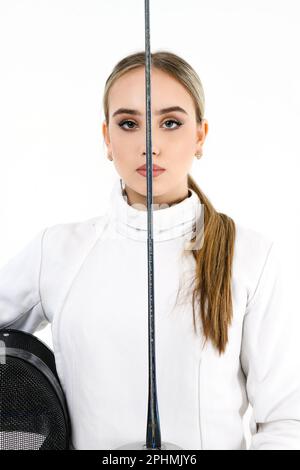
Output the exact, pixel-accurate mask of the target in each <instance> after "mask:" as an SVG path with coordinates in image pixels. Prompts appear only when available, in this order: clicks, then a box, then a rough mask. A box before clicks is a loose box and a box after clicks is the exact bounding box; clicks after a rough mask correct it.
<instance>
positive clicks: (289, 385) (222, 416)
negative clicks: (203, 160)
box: [0, 179, 300, 450]
mask: <svg viewBox="0 0 300 470" xmlns="http://www.w3.org/2000/svg"><path fill="white" fill-rule="evenodd" d="M203 210H204V209H203V206H202V205H201V204H200V202H199V199H198V196H197V195H196V193H195V192H194V191H192V190H190V197H188V198H186V199H184V200H183V201H182V202H180V203H178V204H175V205H173V206H170V207H166V208H164V209H159V210H154V211H153V228H154V243H153V245H154V292H155V332H156V344H155V346H156V360H157V365H156V367H157V393H158V406H159V416H160V424H161V435H162V440H163V441H165V442H172V443H173V444H176V445H178V446H180V447H181V448H183V449H203V450H206V449H220V450H221V449H237V450H238V449H247V447H246V440H245V436H244V430H243V415H244V413H245V411H246V410H247V408H248V405H249V403H250V404H251V405H252V407H253V413H252V418H251V421H250V431H251V446H250V450H269V449H298V450H300V367H299V366H300V346H299V320H298V317H299V307H298V305H295V306H294V308H290V309H287V308H286V304H285V300H286V297H285V288H284V286H285V282H284V281H285V279H283V276H282V271H281V269H280V256H278V250H277V247H276V242H274V241H271V240H269V238H268V237H266V236H265V235H263V234H261V233H258V232H256V231H254V230H252V229H250V228H246V227H245V226H243V225H241V224H238V223H237V224H236V228H237V233H236V241H235V249H234V260H233V273H232V275H233V277H232V295H233V322H232V324H231V326H230V328H229V343H228V344H227V349H226V352H225V354H223V355H221V356H220V355H219V353H218V352H217V350H216V349H215V348H214V347H213V346H212V343H211V342H210V341H206V342H205V341H204V337H203V335H202V329H201V325H200V327H199V328H198V332H197V334H195V332H194V330H193V320H192V301H191V292H192V290H191V287H192V280H193V276H194V270H195V262H194V258H193V256H192V254H191V251H189V250H186V249H185V247H186V243H187V241H188V240H189V237H190V238H191V234H193V230H195V220H196V217H198V215H197V214H199V213H200V214H202V213H203V212H202V211H203ZM195 214H196V215H195ZM183 253H184V256H183ZM180 286H181V294H180V295H179V296H178V299H177V302H175V300H176V295H177V292H178V288H179V287H180ZM296 310H297V311H296ZM49 322H50V323H51V329H52V335H53V336H52V338H53V348H54V354H55V360H56V366H57V371H58V375H59V377H60V380H61V384H62V387H63V390H64V392H65V395H66V399H67V403H68V407H69V411H70V417H71V424H72V443H73V447H74V448H75V449H115V448H117V447H119V446H122V445H124V444H127V443H130V442H136V441H143V442H145V436H146V420H147V409H148V407H147V402H148V340H147V333H148V277H147V211H145V210H141V209H140V208H137V207H134V206H130V205H129V204H128V202H127V200H126V195H123V194H122V190H121V186H120V180H119V179H118V180H116V182H115V184H114V186H113V188H112V192H111V198H110V202H109V204H108V208H107V212H106V213H105V214H104V215H101V216H98V217H94V218H92V219H88V220H84V221H80V222H75V223H65V224H57V225H53V226H50V227H47V228H45V229H43V230H41V231H40V232H39V233H38V234H37V235H36V236H35V237H34V238H33V239H32V240H31V242H30V243H28V245H27V246H26V247H25V248H23V249H22V250H21V251H20V252H19V253H18V254H17V255H16V256H15V257H14V258H12V259H11V260H10V261H9V262H8V263H6V265H4V267H2V269H1V270H0V327H11V328H18V329H21V330H23V331H27V332H30V333H34V332H35V331H39V330H41V329H42V328H43V327H45V326H46V325H47V324H48V323H49Z"/></svg>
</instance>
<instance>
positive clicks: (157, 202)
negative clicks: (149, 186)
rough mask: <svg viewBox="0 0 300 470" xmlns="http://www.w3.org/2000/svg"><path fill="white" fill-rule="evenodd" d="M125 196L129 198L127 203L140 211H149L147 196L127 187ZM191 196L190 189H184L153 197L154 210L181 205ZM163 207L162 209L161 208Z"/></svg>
mask: <svg viewBox="0 0 300 470" xmlns="http://www.w3.org/2000/svg"><path fill="white" fill-rule="evenodd" d="M124 195H125V196H126V198H127V203H128V204H129V205H130V206H132V205H134V207H135V208H136V209H139V210H145V211H146V210H147V195H145V196H144V195H143V194H140V193H137V192H136V191H134V190H133V189H132V188H129V187H128V186H127V185H125V189H124ZM189 196H190V193H189V189H188V187H184V188H182V189H181V190H178V188H176V189H175V190H173V191H169V192H168V193H163V194H161V195H158V196H155V195H153V205H154V207H153V210H156V209H157V210H159V209H164V208H166V207H170V206H173V205H174V204H179V203H180V202H182V201H183V200H184V199H186V198H187V197H189ZM161 206H162V207H161Z"/></svg>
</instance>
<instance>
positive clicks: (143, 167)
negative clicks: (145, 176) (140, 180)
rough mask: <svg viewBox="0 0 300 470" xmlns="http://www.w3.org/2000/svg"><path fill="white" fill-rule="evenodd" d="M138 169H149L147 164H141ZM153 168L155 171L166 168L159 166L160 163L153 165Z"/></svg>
mask: <svg viewBox="0 0 300 470" xmlns="http://www.w3.org/2000/svg"><path fill="white" fill-rule="evenodd" d="M137 170H142V171H147V165H142V166H140V167H139V168H137ZM152 170H153V171H156V170H159V171H164V170H165V168H162V167H161V166H159V165H152Z"/></svg>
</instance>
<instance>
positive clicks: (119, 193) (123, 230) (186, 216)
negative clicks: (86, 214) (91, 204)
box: [107, 178, 202, 241]
mask: <svg viewBox="0 0 300 470" xmlns="http://www.w3.org/2000/svg"><path fill="white" fill-rule="evenodd" d="M201 213H202V204H201V202H200V200H199V197H198V195H197V194H196V193H195V191H193V190H192V189H191V188H189V196H188V197H187V198H185V199H184V200H183V201H181V202H179V203H177V204H173V205H170V206H168V205H166V207H164V208H156V207H155V205H154V207H153V209H152V222H153V224H152V226H153V229H152V235H153V240H154V241H163V240H171V239H175V238H178V237H184V239H187V240H190V239H191V238H192V237H193V236H194V235H195V230H196V220H199V216H200V214H201ZM107 215H108V218H109V220H110V222H111V223H113V225H114V227H115V229H116V230H117V232H118V233H120V234H122V235H124V236H125V237H127V238H132V239H134V240H140V241H146V240H147V226H148V220H147V210H143V209H141V208H137V207H136V206H135V205H130V204H129V203H128V201H127V195H126V192H125V191H124V190H123V188H122V179H121V178H120V179H117V180H116V182H115V184H114V185H113V189H112V191H111V196H110V200H109V204H108V213H107Z"/></svg>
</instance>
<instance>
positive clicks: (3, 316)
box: [0, 229, 49, 333]
mask: <svg viewBox="0 0 300 470" xmlns="http://www.w3.org/2000/svg"><path fill="white" fill-rule="evenodd" d="M46 230H47V229H43V230H41V231H40V232H39V233H38V234H37V235H35V237H34V238H33V239H32V240H31V241H30V242H29V243H28V244H27V245H26V246H25V247H23V249H22V250H21V251H20V252H19V253H18V254H16V255H15V256H14V257H13V258H11V259H10V260H9V261H8V263H6V264H5V265H4V266H3V267H2V268H1V269H0V328H6V327H9V328H15V329H18V330H22V331H26V332H28V333H34V332H35V331H39V330H41V329H42V328H44V327H45V326H46V325H47V324H48V323H49V321H48V320H47V318H46V316H45V313H44V310H43V306H42V302H41V297H40V288H39V280H40V271H41V264H42V243H43V237H44V234H45V232H46Z"/></svg>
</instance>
